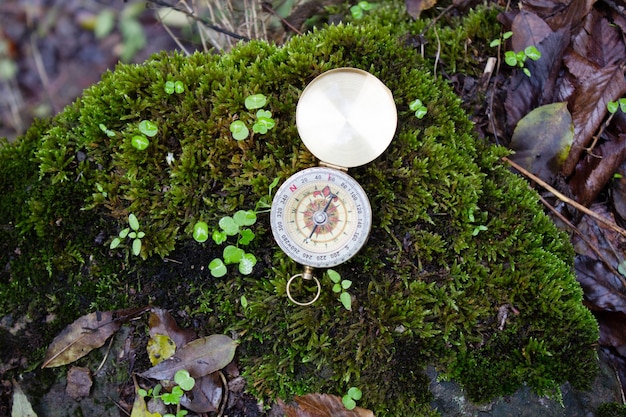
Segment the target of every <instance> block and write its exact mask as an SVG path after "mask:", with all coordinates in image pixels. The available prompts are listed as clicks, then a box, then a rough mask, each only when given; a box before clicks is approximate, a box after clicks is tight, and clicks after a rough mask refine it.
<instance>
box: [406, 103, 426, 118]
mask: <svg viewBox="0 0 626 417" xmlns="http://www.w3.org/2000/svg"><path fill="white" fill-rule="evenodd" d="M409 109H411V111H414V112H415V117H417V118H418V119H421V118H423V117H424V116H426V113H428V109H427V108H426V106H424V104H423V103H422V100H420V99H419V98H418V99H415V100H413V101H412V102H411V103H409Z"/></svg>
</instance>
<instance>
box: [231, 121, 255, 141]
mask: <svg viewBox="0 0 626 417" xmlns="http://www.w3.org/2000/svg"><path fill="white" fill-rule="evenodd" d="M230 133H232V135H233V139H235V140H244V139H245V138H247V137H248V136H249V135H250V131H249V130H248V127H247V126H246V124H245V123H244V122H242V121H241V120H235V121H234V122H232V123H231V124H230Z"/></svg>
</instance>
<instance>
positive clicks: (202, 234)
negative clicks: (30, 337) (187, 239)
mask: <svg viewBox="0 0 626 417" xmlns="http://www.w3.org/2000/svg"><path fill="white" fill-rule="evenodd" d="M193 238H194V239H195V240H196V242H200V243H202V242H206V241H207V239H208V238H209V225H208V224H206V223H205V222H197V223H196V224H195V225H194V226H193Z"/></svg>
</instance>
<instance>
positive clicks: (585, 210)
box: [502, 156, 626, 237]
mask: <svg viewBox="0 0 626 417" xmlns="http://www.w3.org/2000/svg"><path fill="white" fill-rule="evenodd" d="M502 160H503V161H506V162H508V163H509V164H510V165H511V166H512V167H513V168H515V169H516V170H518V171H519V172H521V173H522V174H524V176H526V177H528V178H530V179H532V180H533V181H535V182H536V183H537V184H539V185H540V186H542V187H543V188H545V189H546V190H548V191H550V192H551V193H552V194H554V196H555V197H556V198H558V199H559V200H561V201H562V202H564V203H566V204H569V205H570V206H573V207H574V208H575V209H577V210H580V211H582V212H583V213H585V214H586V215H588V216H589V217H592V218H593V219H595V220H597V221H599V222H600V223H602V224H604V225H606V226H607V227H608V228H609V229H611V230H613V231H615V232H617V233H619V234H620V235H622V236H624V237H626V230H624V229H622V228H621V227H619V226H618V225H617V224H615V223H614V222H613V221H611V220H609V219H606V218H604V217H602V216H600V215H599V214H597V213H596V212H594V211H592V210H589V209H588V208H587V207H585V206H583V205H582V204H580V203H578V202H576V201H574V200H572V199H571V198H569V197H567V196H565V195H563V194H561V193H560V192H559V191H557V190H556V189H555V188H554V187H552V186H550V185H549V184H548V183H546V182H545V181H543V180H542V179H541V178H539V177H537V176H536V175H534V174H532V173H531V172H529V171H528V170H526V169H524V168H522V167H521V166H520V165H518V164H516V163H515V162H513V161H511V160H510V159H509V158H507V157H506V156H505V157H503V158H502Z"/></svg>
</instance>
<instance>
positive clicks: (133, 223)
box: [128, 213, 139, 230]
mask: <svg viewBox="0 0 626 417" xmlns="http://www.w3.org/2000/svg"><path fill="white" fill-rule="evenodd" d="M128 224H129V225H130V228H131V229H133V230H139V220H137V216H135V215H134V214H133V213H130V214H129V215H128Z"/></svg>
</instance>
